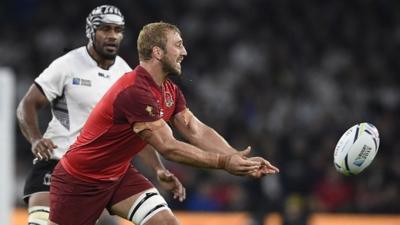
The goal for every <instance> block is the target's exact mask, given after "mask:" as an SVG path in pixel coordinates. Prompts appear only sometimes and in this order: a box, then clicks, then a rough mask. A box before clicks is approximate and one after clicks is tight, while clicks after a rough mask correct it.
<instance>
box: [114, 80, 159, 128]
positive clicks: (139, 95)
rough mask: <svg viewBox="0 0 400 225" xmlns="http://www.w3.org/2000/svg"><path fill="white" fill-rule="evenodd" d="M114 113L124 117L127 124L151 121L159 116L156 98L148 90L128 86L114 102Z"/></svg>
mask: <svg viewBox="0 0 400 225" xmlns="http://www.w3.org/2000/svg"><path fill="white" fill-rule="evenodd" d="M114 110H115V114H116V115H117V116H120V117H124V119H126V120H127V121H128V122H129V124H131V125H133V124H134V123H136V122H151V121H156V120H159V119H160V118H161V116H160V108H159V105H158V104H157V100H156V98H155V97H154V96H153V95H152V93H151V92H150V91H149V90H146V89H143V88H137V87H134V86H132V87H129V88H127V89H126V90H124V91H122V92H121V93H120V94H119V95H118V97H117V98H116V100H115V102H114Z"/></svg>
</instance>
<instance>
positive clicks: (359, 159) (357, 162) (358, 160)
mask: <svg viewBox="0 0 400 225" xmlns="http://www.w3.org/2000/svg"><path fill="white" fill-rule="evenodd" d="M371 150H372V148H371V147H369V146H368V145H364V147H363V148H362V150H361V152H360V154H358V156H357V158H356V159H355V160H354V162H353V164H354V165H356V166H358V167H360V166H361V165H362V164H363V163H364V162H365V160H366V159H367V157H368V155H369V153H370V152H371Z"/></svg>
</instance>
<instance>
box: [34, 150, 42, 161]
mask: <svg viewBox="0 0 400 225" xmlns="http://www.w3.org/2000/svg"><path fill="white" fill-rule="evenodd" d="M36 157H37V158H38V159H39V160H42V159H43V156H42V154H40V152H37V153H36Z"/></svg>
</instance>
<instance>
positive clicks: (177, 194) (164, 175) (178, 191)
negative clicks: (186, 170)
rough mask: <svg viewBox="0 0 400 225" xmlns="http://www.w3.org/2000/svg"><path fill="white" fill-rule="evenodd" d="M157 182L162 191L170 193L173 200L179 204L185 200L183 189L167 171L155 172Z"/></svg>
mask: <svg viewBox="0 0 400 225" xmlns="http://www.w3.org/2000/svg"><path fill="white" fill-rule="evenodd" d="M157 180H158V182H159V183H160V186H161V187H162V188H163V189H165V190H167V191H171V192H172V194H173V195H174V199H178V200H179V201H180V202H182V201H183V200H185V198H186V190H185V187H183V185H182V183H181V182H180V181H179V179H178V178H177V177H176V176H175V175H174V174H172V173H171V172H169V171H168V170H157Z"/></svg>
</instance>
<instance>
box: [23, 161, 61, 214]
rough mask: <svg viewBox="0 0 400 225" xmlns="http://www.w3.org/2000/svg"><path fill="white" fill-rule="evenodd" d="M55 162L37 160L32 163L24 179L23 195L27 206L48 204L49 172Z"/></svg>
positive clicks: (51, 170) (50, 172)
mask: <svg viewBox="0 0 400 225" xmlns="http://www.w3.org/2000/svg"><path fill="white" fill-rule="evenodd" d="M57 162H58V161H56V160H49V161H38V162H37V163H35V164H34V165H33V168H32V169H31V171H30V172H29V174H28V176H27V178H26V180H25V186H24V196H23V199H24V201H25V202H26V203H28V204H29V206H31V205H47V206H48V205H49V201H48V197H49V192H50V182H51V174H52V172H53V169H54V167H55V166H56V165H57ZM46 197H47V199H46Z"/></svg>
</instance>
